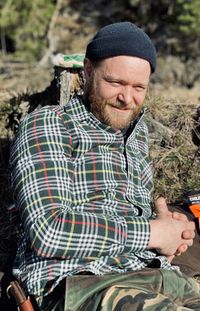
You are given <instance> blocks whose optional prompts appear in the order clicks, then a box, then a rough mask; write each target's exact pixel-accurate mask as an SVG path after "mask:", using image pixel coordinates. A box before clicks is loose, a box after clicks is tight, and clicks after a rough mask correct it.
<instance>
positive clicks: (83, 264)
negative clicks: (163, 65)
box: [11, 22, 200, 311]
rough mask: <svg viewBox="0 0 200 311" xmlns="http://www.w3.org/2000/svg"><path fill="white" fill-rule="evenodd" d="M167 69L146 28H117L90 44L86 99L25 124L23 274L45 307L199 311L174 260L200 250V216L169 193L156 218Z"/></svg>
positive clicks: (21, 143) (20, 138)
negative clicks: (177, 207) (149, 108)
mask: <svg viewBox="0 0 200 311" xmlns="http://www.w3.org/2000/svg"><path fill="white" fill-rule="evenodd" d="M155 68H156V51H155V48H154V45H153V44H152V42H151V40H150V38H149V37H148V36H147V34H146V33H144V32H143V31H142V30H141V29H140V28H138V27H137V26H136V25H134V24H132V23H130V22H121V23H115V24H111V25H108V26H105V27H104V28H102V29H100V31H99V32H98V33H97V34H96V35H95V37H94V38H93V39H92V41H91V42H90V43H89V44H88V46H87V49H86V56H85V60H84V73H85V87H84V94H83V96H80V95H77V96H74V97H73V98H72V99H71V100H70V101H69V102H68V103H66V105H65V107H63V108H62V107H58V106H54V107H44V108H42V109H41V110H39V111H36V112H33V113H31V114H30V115H28V116H27V117H26V118H25V120H24V121H23V122H22V124H21V126H20V129H19V131H18V134H17V135H16V139H15V142H14V144H13V148H12V152H11V168H12V181H13V187H14V195H15V202H16V208H17V209H18V210H19V214H20V217H21V223H20V224H19V247H18V252H17V256H16V261H15V266H14V270H13V273H14V274H15V275H16V277H17V278H19V279H20V280H21V282H22V283H23V284H24V287H25V288H26V289H27V291H28V293H29V295H31V296H34V297H35V298H36V300H37V302H38V304H39V306H40V309H41V310H46V311H53V310H74V311H75V310H82V311H86V310H90V311H95V310H102V311H112V310H113V311H114V310H115V311H117V310H125V309H126V310H131V311H133V310H167V309H168V310H178V308H179V310H184V309H185V308H184V307H187V310H199V305H200V294H199V287H198V285H197V283H196V282H195V281H194V280H193V279H192V278H189V277H186V276H185V275H183V274H182V273H180V272H179V271H178V269H176V268H174V267H173V266H172V265H171V260H172V258H173V257H174V256H177V255H180V254H182V253H184V252H185V251H186V250H187V248H188V247H190V246H191V245H192V243H193V238H194V223H193V222H191V221H188V220H187V218H186V217H185V216H184V215H181V214H177V213H171V212H169V211H168V208H167V205H166V203H165V200H164V199H162V198H160V199H158V200H157V201H156V202H155V208H156V213H157V215H156V216H155V214H154V213H153V206H154V204H153V202H152V196H151V195H152V185H153V183H152V171H151V162H150V160H149V152H148V130H147V126H146V124H145V122H144V111H143V109H142V105H143V102H144V99H145V95H146V92H147V88H148V83H149V79H150V75H151V74H152V73H153V72H154V71H155ZM66 284H67V286H66ZM65 286H66V287H65ZM68 295H69V296H68ZM64 305H65V307H64ZM182 307H183V309H182ZM180 308H181V309H180Z"/></svg>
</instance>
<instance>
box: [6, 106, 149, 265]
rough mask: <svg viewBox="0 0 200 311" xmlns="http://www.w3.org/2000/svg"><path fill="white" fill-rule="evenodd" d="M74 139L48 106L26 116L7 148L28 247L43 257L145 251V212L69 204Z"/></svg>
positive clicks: (147, 228) (147, 222) (146, 243)
mask: <svg viewBox="0 0 200 311" xmlns="http://www.w3.org/2000/svg"><path fill="white" fill-rule="evenodd" d="M72 153H73V141H72V137H71V135H70V134H69V131H68V130H67V128H66V126H65V124H64V123H63V121H62V118H61V117H60V115H59V114H58V112H56V111H54V110H53V109H52V108H47V107H45V109H44V108H43V109H41V110H40V111H36V112H34V113H32V114H30V115H29V116H27V117H26V118H25V120H24V121H23V123H22V124H21V126H20V129H19V131H18V133H17V135H16V139H15V142H14V143H13V146H12V149H11V158H10V164H11V173H12V183H13V189H14V197H15V202H16V206H17V208H18V209H19V212H20V216H21V220H22V224H23V227H24V230H25V233H26V237H27V239H29V241H30V245H31V248H32V250H33V251H34V252H36V253H37V255H38V256H41V257H45V258H61V259H65V258H72V257H74V258H81V257H100V256H106V255H108V256H117V255H119V254H123V253H130V252H138V251H144V250H145V249H146V248H147V245H148V242H149V235H150V226H149V221H148V220H147V219H146V218H145V217H135V216H133V217H131V216H129V217H122V216H109V215H104V214H95V213H92V212H91V213H89V212H77V211H74V209H73V176H74V170H73V167H74V164H73V157H72Z"/></svg>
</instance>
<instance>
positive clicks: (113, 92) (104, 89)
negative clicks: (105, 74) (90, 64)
mask: <svg viewBox="0 0 200 311" xmlns="http://www.w3.org/2000/svg"><path fill="white" fill-rule="evenodd" d="M97 91H98V95H99V96H100V97H101V98H103V99H105V100H108V99H111V98H116V97H117V95H118V90H117V89H116V88H113V87H112V86H110V85H109V86H108V85H105V84H103V85H101V84H100V85H99V86H98V89H97Z"/></svg>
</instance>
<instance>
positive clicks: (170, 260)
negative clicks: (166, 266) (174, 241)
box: [166, 255, 174, 263]
mask: <svg viewBox="0 0 200 311" xmlns="http://www.w3.org/2000/svg"><path fill="white" fill-rule="evenodd" d="M166 257H167V260H168V261H169V262H170V263H171V262H172V260H173V259H174V255H170V256H166Z"/></svg>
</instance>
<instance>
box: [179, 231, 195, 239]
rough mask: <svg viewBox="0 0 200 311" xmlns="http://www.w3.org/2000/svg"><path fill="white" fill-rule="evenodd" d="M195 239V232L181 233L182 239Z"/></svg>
mask: <svg viewBox="0 0 200 311" xmlns="http://www.w3.org/2000/svg"><path fill="white" fill-rule="evenodd" d="M194 237H195V232H194V231H193V230H184V231H183V233H182V238H183V239H186V240H187V239H194Z"/></svg>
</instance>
